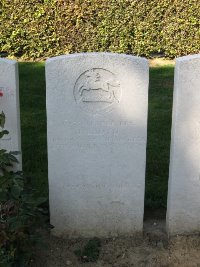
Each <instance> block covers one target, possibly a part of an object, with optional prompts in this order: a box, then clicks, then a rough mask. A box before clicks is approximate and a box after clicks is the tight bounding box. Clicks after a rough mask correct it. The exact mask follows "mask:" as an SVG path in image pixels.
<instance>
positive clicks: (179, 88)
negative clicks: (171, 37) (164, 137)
mask: <svg viewBox="0 0 200 267" xmlns="http://www.w3.org/2000/svg"><path fill="white" fill-rule="evenodd" d="M167 229H168V234H169V235H174V234H184V233H192V232H199V231H200V55H193V56H186V57H181V58H178V59H177V60H176V67H175V85H174V103H173V122H172V134H171V155H170V171H169V188H168V210H167Z"/></svg>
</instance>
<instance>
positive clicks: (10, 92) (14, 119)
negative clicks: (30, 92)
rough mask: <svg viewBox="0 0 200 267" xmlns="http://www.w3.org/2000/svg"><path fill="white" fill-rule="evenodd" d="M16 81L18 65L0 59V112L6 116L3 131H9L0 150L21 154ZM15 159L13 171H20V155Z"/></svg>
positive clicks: (1, 142)
mask: <svg viewBox="0 0 200 267" xmlns="http://www.w3.org/2000/svg"><path fill="white" fill-rule="evenodd" d="M18 79H19V78H18V63H17V62H16V61H15V60H9V59H0V92H1V95H2V97H0V112H2V111H3V112H4V114H5V116H6V123H5V129H6V130H8V131H9V134H8V135H4V137H3V138H2V139H0V148H1V149H2V148H3V149H6V150H8V151H18V152H21V132H20V113H19V80H18ZM17 158H18V160H19V164H17V165H16V166H15V169H16V170H21V168H22V159H21V154H20V155H18V156H17Z"/></svg>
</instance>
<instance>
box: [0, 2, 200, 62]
mask: <svg viewBox="0 0 200 267" xmlns="http://www.w3.org/2000/svg"><path fill="white" fill-rule="evenodd" d="M0 14H1V24H0V32H1V38H0V47H1V48H0V52H1V53H7V54H8V55H10V56H13V55H14V56H17V57H22V58H24V59H36V58H46V57H50V56H56V55H60V54H66V53H75V52H93V51H101V52H102V51H107V52H118V53H128V54H134V55H140V56H146V57H152V56H155V55H160V54H161V55H164V56H166V57H175V56H181V55H187V54H194V53H199V52H200V1H199V0H12V1H9V0H1V3H0Z"/></svg>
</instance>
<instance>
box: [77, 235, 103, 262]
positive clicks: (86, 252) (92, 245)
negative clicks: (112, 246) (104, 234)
mask: <svg viewBox="0 0 200 267" xmlns="http://www.w3.org/2000/svg"><path fill="white" fill-rule="evenodd" d="M100 247H101V241H100V239H99V238H97V237H94V238H93V239H90V240H89V241H88V242H87V244H86V245H85V247H84V248H83V249H82V250H81V249H78V250H76V251H75V252H74V253H75V254H76V256H77V257H78V258H79V259H80V260H81V261H82V262H95V261H97V260H98V258H99V253H100Z"/></svg>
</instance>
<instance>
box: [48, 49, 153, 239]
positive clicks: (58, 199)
mask: <svg viewBox="0 0 200 267" xmlns="http://www.w3.org/2000/svg"><path fill="white" fill-rule="evenodd" d="M148 76H149V67H148V61H147V60H146V59H143V58H139V57H133V56H127V55H119V54H112V53H85V54H74V55H66V56H58V57H55V58H51V59H49V60H47V62H46V86H47V99H46V101H47V103H46V104H47V131H48V175H49V197H50V217H51V224H52V225H54V226H55V228H54V230H53V233H54V234H55V235H58V236H66V237H69V236H70V237H79V236H82V237H92V236H98V237H108V236H116V235H130V234H135V233H138V232H142V229H143V212H144V187H145V165H146V136H147V106H148Z"/></svg>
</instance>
